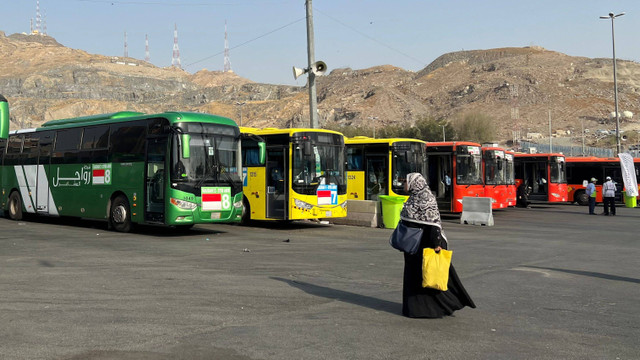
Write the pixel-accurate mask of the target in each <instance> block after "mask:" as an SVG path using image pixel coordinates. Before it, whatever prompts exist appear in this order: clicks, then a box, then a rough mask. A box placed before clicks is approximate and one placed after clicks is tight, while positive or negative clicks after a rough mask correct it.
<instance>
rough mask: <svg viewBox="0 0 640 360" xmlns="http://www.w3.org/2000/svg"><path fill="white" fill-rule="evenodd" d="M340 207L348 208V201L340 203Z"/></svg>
mask: <svg viewBox="0 0 640 360" xmlns="http://www.w3.org/2000/svg"><path fill="white" fill-rule="evenodd" d="M340 207H341V208H343V209H346V208H347V202H346V201H345V202H343V203H342V204H340Z"/></svg>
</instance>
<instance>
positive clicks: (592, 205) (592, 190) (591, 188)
mask: <svg viewBox="0 0 640 360" xmlns="http://www.w3.org/2000/svg"><path fill="white" fill-rule="evenodd" d="M596 181H598V179H596V178H591V182H590V183H589V185H587V189H586V190H585V194H587V196H588V197H589V215H595V214H596Z"/></svg>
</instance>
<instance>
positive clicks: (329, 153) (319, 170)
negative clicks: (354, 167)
mask: <svg viewBox="0 0 640 360" xmlns="http://www.w3.org/2000/svg"><path fill="white" fill-rule="evenodd" d="M313 138H315V139H313ZM335 139H337V137H336V138H334V135H333V134H324V133H318V134H309V135H306V136H303V137H302V140H300V141H299V142H295V143H293V167H292V176H293V179H292V181H291V187H292V189H293V190H294V191H295V192H297V193H299V194H305V195H315V193H316V190H317V188H318V185H337V186H338V193H339V194H345V193H346V190H347V186H346V182H345V171H344V164H345V161H344V144H343V143H342V140H341V141H337V140H335Z"/></svg>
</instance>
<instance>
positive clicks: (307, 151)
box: [302, 141, 313, 156]
mask: <svg viewBox="0 0 640 360" xmlns="http://www.w3.org/2000/svg"><path fill="white" fill-rule="evenodd" d="M302 148H303V151H304V156H311V155H313V145H311V141H305V142H304V144H303V145H302Z"/></svg>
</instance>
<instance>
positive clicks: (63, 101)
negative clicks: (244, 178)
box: [0, 32, 640, 142]
mask: <svg viewBox="0 0 640 360" xmlns="http://www.w3.org/2000/svg"><path fill="white" fill-rule="evenodd" d="M0 60H1V61H2V62H3V68H4V69H3V71H2V72H0V93H2V94H3V95H4V96H5V97H7V99H9V101H10V109H11V129H12V130H15V129H19V128H24V127H35V126H39V125H40V124H41V123H43V122H44V121H48V120H52V119H59V118H69V117H76V116H85V115H92V114H98V113H108V112H114V111H121V110H132V111H142V112H146V113H158V112H163V111H170V110H184V111H201V112H209V113H214V114H218V115H222V116H227V117H230V118H232V119H234V120H235V121H236V122H238V123H239V124H240V123H242V125H245V126H254V127H267V126H275V127H306V126H308V118H309V113H308V111H309V110H308V95H307V89H306V87H299V86H287V85H271V84H261V83H256V82H253V81H251V80H249V79H245V78H243V77H241V76H238V75H237V74H235V73H233V72H226V73H225V72H220V71H208V70H206V69H203V70H201V71H198V72H196V73H195V74H189V73H187V72H185V71H183V70H181V69H177V68H174V67H167V68H160V67H156V66H154V65H152V64H149V63H147V62H145V61H142V60H138V59H133V58H122V57H110V56H103V55H94V54H89V53H87V52H85V51H83V50H77V49H71V48H67V47H65V46H63V45H61V44H60V43H58V42H57V41H56V40H55V39H53V38H51V37H48V36H41V35H24V34H13V35H10V36H6V35H5V34H4V33H3V32H0ZM617 65H618V98H619V110H620V112H622V111H630V112H632V113H638V111H639V109H638V107H639V106H640V102H639V100H640V64H637V63H635V62H631V61H624V60H618V64H617ZM316 84H317V92H318V112H319V120H320V125H321V126H330V127H332V128H340V127H382V126H388V125H402V126H411V125H413V124H414V123H415V121H416V120H418V119H420V118H422V117H425V116H429V117H433V118H436V119H446V120H447V121H450V122H452V123H455V122H457V121H460V119H461V118H462V117H463V116H464V114H469V113H482V114H485V115H488V116H489V117H491V118H492V119H494V123H495V125H496V128H497V131H496V142H504V141H506V140H508V139H511V138H512V137H513V133H512V132H513V131H514V130H519V131H520V132H521V133H522V134H526V133H527V132H538V133H545V134H546V133H548V121H549V115H551V118H552V123H553V128H554V129H556V130H562V131H572V132H574V133H575V132H576V131H579V130H580V128H581V125H582V123H584V124H585V127H586V128H593V129H594V130H595V129H597V128H600V127H605V128H610V127H611V126H612V122H611V120H610V119H609V114H610V113H611V111H612V110H613V108H614V106H613V70H612V66H611V59H591V58H585V57H574V56H569V55H566V54H562V53H559V52H555V51H551V50H547V49H544V48H542V47H536V46H533V47H522V48H496V49H487V50H464V51H458V52H452V53H447V54H443V55H441V56H440V57H438V58H437V59H435V60H434V61H433V62H431V63H430V64H428V65H427V66H426V67H425V68H424V69H422V70H420V71H416V72H413V71H408V70H404V69H402V68H399V67H396V66H393V65H380V66H374V67H371V68H368V69H358V70H354V69H351V68H340V69H333V70H332V71H330V72H329V74H327V75H325V76H321V77H317V78H316ZM624 120H625V121H623V123H622V127H623V128H627V129H632V128H633V129H636V128H638V126H637V123H636V122H635V121H634V120H631V121H628V119H624Z"/></svg>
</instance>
